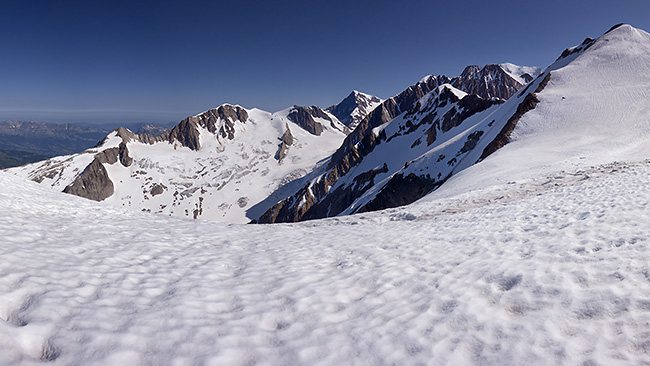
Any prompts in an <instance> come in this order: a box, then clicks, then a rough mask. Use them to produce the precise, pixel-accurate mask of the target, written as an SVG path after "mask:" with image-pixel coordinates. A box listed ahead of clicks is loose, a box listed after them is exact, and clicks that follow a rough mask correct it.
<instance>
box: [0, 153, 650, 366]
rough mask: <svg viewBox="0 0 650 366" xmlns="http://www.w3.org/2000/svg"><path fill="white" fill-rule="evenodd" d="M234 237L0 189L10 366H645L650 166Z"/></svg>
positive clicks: (205, 226)
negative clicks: (482, 365) (506, 365)
mask: <svg viewBox="0 0 650 366" xmlns="http://www.w3.org/2000/svg"><path fill="white" fill-rule="evenodd" d="M509 183H510V184H504V185H500V186H493V187H490V188H486V189H481V190H478V191H474V192H467V193H464V194H460V195H456V196H454V197H451V198H448V199H438V200H430V201H429V202H423V203H418V204H415V205H412V206H407V207H405V208H401V209H392V210H388V211H381V212H375V213H368V214H364V216H359V215H357V216H346V217H341V218H334V219H328V220H323V221H311V222H307V223H302V224H291V225H273V226H226V225H222V224H218V223H210V222H204V221H192V220H181V219H175V218H168V217H163V216H156V215H149V214H146V213H138V212H134V211H127V210H126V209H121V208H116V207H111V206H109V205H107V204H104V203H99V204H98V203H95V202H91V201H86V200H83V199H81V198H78V197H74V196H70V195H64V194H61V193H56V192H53V191H50V190H46V189H45V188H44V187H42V186H38V185H37V184H35V183H27V184H25V183H24V181H23V180H21V179H19V178H17V177H14V176H10V175H8V174H6V173H0V184H1V185H2V186H3V187H5V189H3V190H2V191H1V192H0V217H1V218H2V225H0V237H2V238H3V239H2V241H1V244H0V257H2V261H0V364H2V365H7V366H11V365H37V364H41V362H42V361H50V362H49V364H51V365H163V364H164V365H252V364H255V365H280V364H281V365H286V364H292V365H366V364H368V365H369V364H373V365H391V364H429V365H459V364H463V365H470V364H475V365H476V364H485V365H503V364H535V365H575V364H603V365H638V364H644V363H647V362H650V344H649V343H648V332H650V328H648V324H649V323H650V273H649V272H648V271H649V270H648V267H647V263H648V262H649V261H650V242H649V238H650V226H648V225H647V223H648V218H649V217H650V205H649V202H650V193H649V192H648V190H647V189H646V188H647V187H648V186H649V185H650V161H640V162H636V163H629V164H626V163H613V164H608V165H606V166H595V167H593V168H592V169H591V170H589V171H587V170H584V171H573V172H566V174H565V175H556V176H548V177H545V176H540V177H537V179H534V180H529V181H521V182H519V181H518V182H509Z"/></svg>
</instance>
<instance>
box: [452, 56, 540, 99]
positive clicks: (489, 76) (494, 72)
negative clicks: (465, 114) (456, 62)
mask: <svg viewBox="0 0 650 366" xmlns="http://www.w3.org/2000/svg"><path fill="white" fill-rule="evenodd" d="M531 79H532V77H531ZM451 85H453V86H454V87H455V88H457V89H460V90H462V91H464V92H466V93H469V94H474V95H478V96H480V97H481V98H484V99H490V98H501V99H508V98H510V97H511V96H512V95H513V94H515V93H516V92H517V91H518V90H519V89H521V88H522V87H523V84H522V83H520V82H519V81H517V80H515V79H514V78H513V77H512V76H510V75H509V74H508V73H507V72H506V71H505V70H504V69H503V68H502V67H501V66H500V65H494V64H489V65H485V66H483V67H479V66H477V65H470V66H467V67H466V68H465V70H463V72H462V73H461V74H460V76H458V77H455V78H453V79H452V82H451Z"/></svg>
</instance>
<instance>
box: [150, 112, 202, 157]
mask: <svg viewBox="0 0 650 366" xmlns="http://www.w3.org/2000/svg"><path fill="white" fill-rule="evenodd" d="M160 137H161V138H163V139H165V140H168V141H169V142H174V141H178V142H180V144H181V145H183V146H187V147H189V148H190V149H192V150H199V149H200V148H201V143H200V141H199V130H198V126H197V123H196V120H195V119H194V117H190V118H186V119H184V120H182V121H181V123H179V124H178V125H176V127H174V128H173V129H172V130H171V131H169V132H167V133H165V134H163V135H161V136H160Z"/></svg>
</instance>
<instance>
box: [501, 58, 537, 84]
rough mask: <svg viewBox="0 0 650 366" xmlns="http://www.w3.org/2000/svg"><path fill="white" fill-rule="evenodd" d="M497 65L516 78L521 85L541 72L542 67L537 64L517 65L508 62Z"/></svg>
mask: <svg viewBox="0 0 650 366" xmlns="http://www.w3.org/2000/svg"><path fill="white" fill-rule="evenodd" d="M499 66H500V67H501V68H502V69H503V70H504V71H505V72H506V73H507V74H508V75H510V77H511V78H513V79H515V80H517V82H519V83H520V84H522V85H525V84H528V83H529V82H531V81H532V80H533V79H535V78H536V77H537V76H539V74H541V73H542V69H541V68H539V67H537V66H519V65H515V64H512V63H509V62H506V63H503V64H499Z"/></svg>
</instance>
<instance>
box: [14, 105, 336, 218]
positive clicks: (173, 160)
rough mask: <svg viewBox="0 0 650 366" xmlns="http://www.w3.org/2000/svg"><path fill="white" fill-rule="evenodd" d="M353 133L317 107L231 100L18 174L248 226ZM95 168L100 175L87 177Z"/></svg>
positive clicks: (120, 201)
mask: <svg viewBox="0 0 650 366" xmlns="http://www.w3.org/2000/svg"><path fill="white" fill-rule="evenodd" d="M346 133H347V128H346V127H345V126H344V125H343V124H341V123H340V122H339V121H338V120H337V119H336V117H334V116H333V115H331V114H329V113H327V112H325V111H322V110H320V109H318V108H317V107H311V108H304V107H293V108H288V109H286V110H283V111H280V112H276V113H269V112H265V111H262V110H259V109H250V110H246V109H243V108H241V107H238V106H229V105H224V106H221V107H219V108H218V109H213V110H209V111H206V112H204V113H201V114H199V115H197V116H194V117H189V118H188V119H186V120H184V121H183V122H181V123H180V124H179V125H178V126H176V127H175V128H174V129H173V130H172V131H171V132H169V133H167V134H166V135H164V136H163V137H161V138H155V139H154V138H152V137H150V136H146V135H135V134H133V133H132V132H130V131H128V130H126V129H119V130H116V131H113V132H112V133H111V134H109V135H108V136H107V138H106V139H105V141H104V142H103V144H102V145H101V146H98V147H96V148H94V149H90V150H88V151H86V152H84V153H81V154H76V155H71V156H64V157H56V158H53V159H50V160H47V161H44V162H41V163H37V164H32V165H28V166H25V167H21V168H16V169H13V170H12V172H14V173H15V174H18V175H20V176H23V177H26V178H29V179H32V180H35V181H38V182H40V183H42V184H45V185H48V186H51V187H53V188H54V189H56V190H59V191H62V190H64V189H66V192H71V193H74V194H77V195H81V196H84V197H87V198H91V199H95V200H105V201H106V202H108V203H111V204H113V205H116V206H126V207H131V208H133V209H136V210H143V211H148V212H155V213H162V214H167V215H173V216H182V217H193V218H202V219H209V220H214V221H221V222H228V223H246V222H249V221H250V218H252V217H257V216H258V215H259V214H261V212H255V213H252V214H251V213H249V212H248V211H249V210H250V208H251V207H253V206H254V205H256V204H258V203H259V202H260V201H262V200H263V199H265V198H267V197H268V195H269V194H271V192H274V191H275V190H276V189H277V188H278V187H280V186H282V185H284V184H286V183H287V182H289V181H291V180H293V179H295V178H297V177H301V176H303V175H305V174H306V173H307V172H308V171H311V170H312V169H313V168H314V166H315V165H317V164H318V162H319V161H320V160H322V159H325V158H327V157H328V156H329V155H330V154H331V153H332V152H334V150H335V149H336V148H337V147H338V146H339V145H340V144H341V142H342V141H343V139H344V138H345V136H346ZM118 150H119V159H118V158H117V155H118ZM111 156H113V160H111ZM93 160H98V162H95V163H94V165H89V164H91V162H93ZM91 171H92V172H93V173H94V175H95V176H93V177H91V178H87V179H85V180H83V181H82V180H81V178H83V174H86V173H88V172H91ZM73 182H74V184H73ZM96 186H98V187H96ZM70 187H73V188H74V189H71V188H70ZM91 188H92V189H94V191H93V192H90V193H88V192H87V191H89V190H90V189H91ZM262 212H263V210H262Z"/></svg>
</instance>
